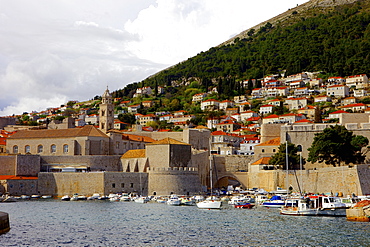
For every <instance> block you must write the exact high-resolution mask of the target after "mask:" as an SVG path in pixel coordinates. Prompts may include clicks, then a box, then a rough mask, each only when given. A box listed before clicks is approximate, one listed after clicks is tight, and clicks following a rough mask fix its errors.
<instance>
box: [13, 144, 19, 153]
mask: <svg viewBox="0 0 370 247" xmlns="http://www.w3.org/2000/svg"><path fill="white" fill-rule="evenodd" d="M13 153H14V154H17V153H18V146H17V145H15V146H13Z"/></svg>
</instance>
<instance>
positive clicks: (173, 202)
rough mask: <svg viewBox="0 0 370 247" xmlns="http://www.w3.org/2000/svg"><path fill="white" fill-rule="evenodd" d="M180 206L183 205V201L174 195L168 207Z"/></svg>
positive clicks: (168, 201) (168, 202)
mask: <svg viewBox="0 0 370 247" xmlns="http://www.w3.org/2000/svg"><path fill="white" fill-rule="evenodd" d="M180 204H181V200H180V198H178V197H177V196H176V195H172V196H171V197H170V198H168V200H167V205H169V206H180Z"/></svg>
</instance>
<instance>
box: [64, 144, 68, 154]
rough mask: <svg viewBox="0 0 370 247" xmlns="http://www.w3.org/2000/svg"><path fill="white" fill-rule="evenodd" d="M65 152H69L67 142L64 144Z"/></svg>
mask: <svg viewBox="0 0 370 247" xmlns="http://www.w3.org/2000/svg"><path fill="white" fill-rule="evenodd" d="M63 153H68V145H67V144H64V145H63Z"/></svg>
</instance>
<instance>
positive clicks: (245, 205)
mask: <svg viewBox="0 0 370 247" xmlns="http://www.w3.org/2000/svg"><path fill="white" fill-rule="evenodd" d="M253 207H254V204H251V203H249V202H244V203H237V204H234V208H248V209H249V208H253Z"/></svg>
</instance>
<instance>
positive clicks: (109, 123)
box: [99, 87, 114, 133]
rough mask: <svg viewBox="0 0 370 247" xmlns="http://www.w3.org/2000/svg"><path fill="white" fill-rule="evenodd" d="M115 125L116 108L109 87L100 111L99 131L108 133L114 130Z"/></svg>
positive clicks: (103, 96)
mask: <svg viewBox="0 0 370 247" xmlns="http://www.w3.org/2000/svg"><path fill="white" fill-rule="evenodd" d="M113 125H114V108H113V102H112V96H111V95H110V93H109V90H108V87H107V90H105V92H104V94H103V95H102V102H101V104H100V109H99V129H100V130H102V131H103V132H105V133H107V132H108V130H110V129H113Z"/></svg>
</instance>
